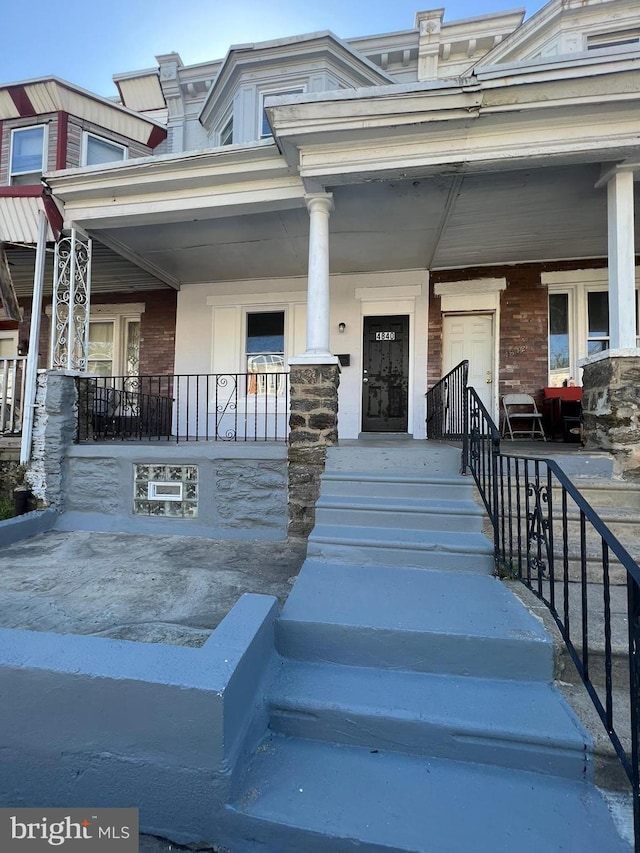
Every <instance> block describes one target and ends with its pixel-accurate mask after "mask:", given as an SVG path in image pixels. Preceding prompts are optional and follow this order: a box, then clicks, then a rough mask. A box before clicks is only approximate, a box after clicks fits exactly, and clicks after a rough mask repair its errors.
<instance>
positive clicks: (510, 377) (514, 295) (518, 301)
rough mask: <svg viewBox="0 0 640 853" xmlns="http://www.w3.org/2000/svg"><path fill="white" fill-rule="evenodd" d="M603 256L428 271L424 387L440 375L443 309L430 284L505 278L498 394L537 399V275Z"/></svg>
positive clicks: (544, 325)
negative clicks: (582, 259) (520, 393)
mask: <svg viewBox="0 0 640 853" xmlns="http://www.w3.org/2000/svg"><path fill="white" fill-rule="evenodd" d="M603 266H606V261H605V260H595V261H588V262H585V261H582V262H577V261H569V262H565V263H542V264H522V265H517V266H499V267H473V268H469V269H465V270H458V269H456V270H439V271H437V272H433V273H431V276H430V293H429V321H428V342H429V343H428V386H429V387H431V386H432V385H433V384H434V383H435V382H437V381H438V380H439V379H440V377H441V376H442V313H441V310H440V297H438V296H435V294H434V292H433V288H434V285H435V284H436V283H440V282H448V281H472V280H474V279H480V278H504V279H506V282H507V287H506V290H503V291H502V292H501V294H500V329H499V335H500V356H499V359H500V360H499V376H498V383H499V385H498V393H499V396H500V397H502V396H503V395H504V394H509V393H513V392H523V393H526V394H532V395H533V396H534V397H536V398H537V399H538V400H539V401H541V398H542V389H543V388H544V386H545V385H546V384H547V381H548V379H547V377H548V299H547V288H546V287H545V286H544V285H543V284H542V283H541V280H540V276H541V273H542V272H544V271H548V270H570V269H587V268H602V267H603Z"/></svg>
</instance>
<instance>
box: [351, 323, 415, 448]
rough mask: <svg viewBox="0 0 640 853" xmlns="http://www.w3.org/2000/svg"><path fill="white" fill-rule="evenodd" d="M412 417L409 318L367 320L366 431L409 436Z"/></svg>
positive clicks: (363, 375)
mask: <svg viewBox="0 0 640 853" xmlns="http://www.w3.org/2000/svg"><path fill="white" fill-rule="evenodd" d="M408 414H409V318H408V317H407V316H404V315H403V316H399V317H365V318H364V345H363V358H362V431H363V432H406V431H407V427H408V424H409V418H408Z"/></svg>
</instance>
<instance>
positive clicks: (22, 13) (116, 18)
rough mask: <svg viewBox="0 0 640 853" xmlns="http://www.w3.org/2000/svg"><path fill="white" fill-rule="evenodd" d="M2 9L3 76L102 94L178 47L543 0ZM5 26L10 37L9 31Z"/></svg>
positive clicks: (395, 22)
mask: <svg viewBox="0 0 640 853" xmlns="http://www.w3.org/2000/svg"><path fill="white" fill-rule="evenodd" d="M5 2H6V7H5V8H4V9H3V14H2V24H3V26H2V30H3V33H4V34H5V38H3V40H2V50H1V51H0V83H10V82H18V81H22V80H30V79H33V78H35V77H43V76H50V75H53V76H56V77H61V78H63V79H65V80H68V81H69V82H71V83H74V84H75V85H77V86H81V87H83V88H85V89H89V90H90V91H93V92H96V93H97V94H99V95H105V96H108V97H111V96H113V95H115V94H116V89H115V86H114V85H113V82H112V79H111V78H112V76H113V74H115V73H119V72H123V71H135V70H140V69H143V68H152V67H155V66H156V65H157V63H156V61H155V57H156V55H159V54H163V53H171V52H172V51H176V52H177V53H179V54H180V56H181V58H182V61H183V62H184V64H185V65H192V64H194V63H197V62H206V61H207V60H211V59H220V58H222V57H223V56H224V55H225V54H226V52H227V49H228V47H229V45H231V44H242V43H246V42H255V41H265V40H268V39H274V38H281V37H284V36H293V35H299V34H301V33H307V32H314V31H316V30H326V29H328V30H332V31H333V32H334V33H335V34H336V35H338V36H340V37H341V38H349V37H352V36H363V35H373V34H376V33H385V32H394V31H398V30H408V29H412V28H413V26H414V21H415V14H416V12H417V11H419V10H425V9H434V8H439V7H444V8H445V18H444V19H445V21H452V20H456V19H458V18H468V17H473V16H476V15H483V14H487V13H490V12H500V11H505V10H507V9H517V8H526V10H527V15H528V16H530V15H531V14H533V13H534V12H536V11H537V10H538V9H540V8H541V7H542V6H543V5H544V3H543V0H528V2H527V3H526V5H525V3H518V2H517V0H449V2H448V3H447V2H446V0H441V2H438V0H431V2H424V0H367V2H364V0H319V2H318V0H316V2H313V0H272V2H264V0H178V2H176V0H108V2H107V0H90V2H87V0H58V2H56V3H52V2H51V0H23V2H22V3H21V2H16V0H13V2H8V0H5ZM9 34H10V35H9Z"/></svg>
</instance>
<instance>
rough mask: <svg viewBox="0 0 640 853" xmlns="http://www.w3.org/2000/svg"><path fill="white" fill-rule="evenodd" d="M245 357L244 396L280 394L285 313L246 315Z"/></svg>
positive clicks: (281, 391)
mask: <svg viewBox="0 0 640 853" xmlns="http://www.w3.org/2000/svg"><path fill="white" fill-rule="evenodd" d="M245 353H246V364H247V374H249V375H248V378H247V394H248V395H249V394H282V393H283V392H284V388H285V377H284V372H285V360H284V311H260V312H257V311H251V312H247V314H246V346H245ZM274 374H276V375H274Z"/></svg>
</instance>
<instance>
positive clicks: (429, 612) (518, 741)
mask: <svg viewBox="0 0 640 853" xmlns="http://www.w3.org/2000/svg"><path fill="white" fill-rule="evenodd" d="M457 464H458V453H457V452H456V451H455V450H448V449H445V448H439V447H436V448H430V447H429V445H428V444H427V445H425V444H424V443H418V442H414V443H411V445H410V446H407V447H404V446H402V445H401V446H398V447H397V448H388V449H385V450H384V451H382V450H380V449H378V448H374V447H366V448H365V449H360V448H359V447H353V448H352V447H349V446H346V447H342V446H341V447H340V448H336V449H332V450H331V451H330V453H329V458H328V463H327V471H326V474H325V475H324V477H323V482H322V492H321V498H320V502H319V504H318V519H317V525H316V528H315V530H314V532H313V535H312V538H311V540H310V542H309V556H308V558H307V561H306V562H305V564H304V566H303V568H302V571H301V573H300V575H299V577H298V580H297V581H296V584H295V586H294V589H293V591H292V593H291V595H290V596H289V598H288V600H287V603H286V604H285V606H284V608H283V611H282V614H281V616H280V618H279V620H278V622H277V625H276V645H277V649H278V652H279V657H278V661H277V674H276V675H275V677H274V679H273V682H272V684H271V687H270V690H269V693H268V696H267V703H268V712H269V727H268V730H267V732H266V733H265V735H264V737H263V738H262V740H261V741H260V742H259V743H258V744H257V745H256V747H255V749H254V750H253V752H252V754H251V756H250V757H249V759H248V761H247V763H246V765H245V766H244V769H243V771H242V772H241V773H239V774H238V777H237V779H236V785H235V790H234V794H233V798H232V801H231V802H230V804H229V806H228V811H227V815H228V819H229V827H230V830H229V838H230V839H233V842H232V843H230V849H231V850H232V851H233V853H236V851H237V853H245V851H258V850H259V851H263V853H265V852H266V851H270V853H301V851H305V853H307V851H309V853H314V851H318V853H320V851H322V853H341V851H352V850H355V849H358V850H361V851H370V852H371V853H373V851H425V853H426V851H430V852H431V851H433V853H463V851H464V853H466V851H474V853H502V851H504V853H507V851H509V853H513V851H514V850H517V851H518V853H540V851H545V853H547V851H549V853H551V851H556V850H557V851H560V850H563V851H580V853H589V851H594V853H595V851H598V853H600V851H603V850H606V851H608V853H618V851H620V853H622V851H628V850H629V849H630V848H629V846H628V845H627V844H626V843H625V842H624V841H623V840H622V839H621V838H620V837H619V835H618V834H617V832H616V829H615V827H614V825H613V822H612V819H611V816H610V814H609V812H608V810H607V807H606V804H605V802H604V800H603V799H602V797H601V795H600V793H599V791H598V790H597V789H596V788H595V787H594V786H593V784H591V782H590V778H591V771H592V766H591V760H590V754H589V753H590V747H591V740H590V738H589V736H588V734H587V732H586V731H585V729H584V728H583V727H582V726H581V724H580V723H579V721H578V719H577V718H576V716H575V715H574V713H573V711H572V710H571V709H570V707H569V705H568V704H567V703H566V702H565V700H564V699H563V698H562V696H561V695H560V694H559V693H558V691H557V690H556V689H555V687H554V686H553V684H552V681H553V666H554V662H553V645H552V642H551V639H550V637H549V635H548V634H547V632H546V631H545V630H544V628H543V626H542V625H541V623H540V622H539V621H538V620H537V619H535V618H534V617H533V616H531V614H530V613H529V612H528V611H527V610H526V609H525V607H524V606H523V605H522V604H521V602H520V601H518V600H517V599H516V598H515V596H514V595H513V594H512V593H511V592H510V591H509V590H508V589H507V588H506V587H505V585H503V584H502V583H500V582H499V581H498V580H496V579H495V578H493V577H492V576H491V574H490V571H491V549H490V545H489V543H488V542H487V541H486V540H484V541H483V539H482V534H481V532H480V529H481V524H482V517H481V515H480V514H479V513H478V512H477V511H476V510H475V509H474V507H473V506H472V505H471V504H472V503H473V501H472V500H471V492H470V489H471V488H472V487H471V484H470V483H469V481H468V480H466V479H463V478H461V477H459V476H457V475H456V469H457ZM421 508H422V512H421Z"/></svg>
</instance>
